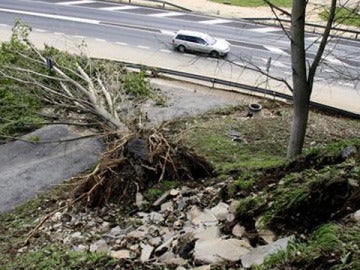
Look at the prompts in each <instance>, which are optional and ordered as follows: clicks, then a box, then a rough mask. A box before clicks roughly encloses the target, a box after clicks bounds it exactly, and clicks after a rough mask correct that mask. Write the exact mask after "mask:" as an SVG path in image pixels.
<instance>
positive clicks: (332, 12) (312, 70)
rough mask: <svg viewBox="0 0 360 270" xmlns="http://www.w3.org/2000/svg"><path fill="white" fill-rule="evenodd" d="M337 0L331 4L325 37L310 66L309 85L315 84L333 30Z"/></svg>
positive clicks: (333, 0) (332, 0)
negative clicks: (316, 74) (317, 71)
mask: <svg viewBox="0 0 360 270" xmlns="http://www.w3.org/2000/svg"><path fill="white" fill-rule="evenodd" d="M336 2H337V0H331V6H330V10H329V18H328V20H327V23H326V27H325V30H324V33H323V37H322V39H321V41H320V45H319V48H318V50H317V52H316V55H315V58H314V61H313V62H312V64H311V66H310V68H309V73H308V84H309V85H313V82H314V77H315V73H316V69H317V67H318V65H319V63H320V60H321V57H322V55H323V53H324V50H325V46H326V44H327V42H328V38H329V35H330V31H331V27H332V25H333V22H334V19H335V11H336Z"/></svg>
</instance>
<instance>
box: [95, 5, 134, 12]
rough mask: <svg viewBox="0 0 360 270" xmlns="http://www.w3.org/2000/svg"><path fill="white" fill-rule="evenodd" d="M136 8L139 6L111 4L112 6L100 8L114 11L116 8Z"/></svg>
mask: <svg viewBox="0 0 360 270" xmlns="http://www.w3.org/2000/svg"><path fill="white" fill-rule="evenodd" d="M137 8H139V7H135V6H113V7H103V8H100V9H102V10H110V11H116V10H127V9H137Z"/></svg>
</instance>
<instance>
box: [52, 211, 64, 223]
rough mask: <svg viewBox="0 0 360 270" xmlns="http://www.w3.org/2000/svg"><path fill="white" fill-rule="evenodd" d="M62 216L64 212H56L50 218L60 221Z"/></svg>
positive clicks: (53, 220)
mask: <svg viewBox="0 0 360 270" xmlns="http://www.w3.org/2000/svg"><path fill="white" fill-rule="evenodd" d="M61 217H62V213H61V212H56V213H55V214H53V215H52V216H51V218H50V220H51V221H52V222H54V223H55V222H59V221H60V220H61Z"/></svg>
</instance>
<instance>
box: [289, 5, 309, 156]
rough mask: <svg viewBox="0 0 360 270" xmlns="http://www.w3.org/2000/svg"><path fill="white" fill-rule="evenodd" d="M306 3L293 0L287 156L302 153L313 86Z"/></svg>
mask: <svg viewBox="0 0 360 270" xmlns="http://www.w3.org/2000/svg"><path fill="white" fill-rule="evenodd" d="M306 4H307V1H306V0H293V4H292V15H291V31H290V32H291V64H292V78H293V99H294V105H293V106H294V112H293V122H292V128H291V134H290V139H289V144H288V150H287V158H293V157H295V156H297V155H299V154H301V152H302V148H303V145H304V140H305V133H306V127H307V122H308V116H309V103H310V94H311V87H310V86H309V85H308V82H307V69H306V53H305V40H304V37H305V11H306Z"/></svg>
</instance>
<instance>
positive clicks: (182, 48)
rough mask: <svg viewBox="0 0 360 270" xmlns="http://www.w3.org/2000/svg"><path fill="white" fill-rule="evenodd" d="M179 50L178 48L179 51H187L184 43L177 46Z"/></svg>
mask: <svg viewBox="0 0 360 270" xmlns="http://www.w3.org/2000/svg"><path fill="white" fill-rule="evenodd" d="M177 50H178V51H179V52H181V53H184V52H186V48H185V46H183V45H180V46H178V47H177Z"/></svg>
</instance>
